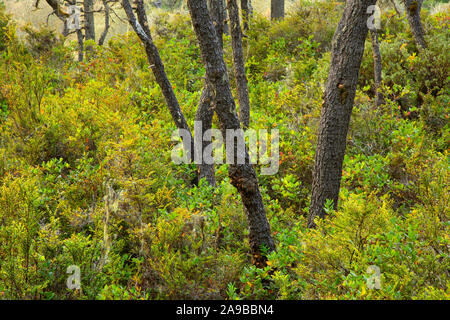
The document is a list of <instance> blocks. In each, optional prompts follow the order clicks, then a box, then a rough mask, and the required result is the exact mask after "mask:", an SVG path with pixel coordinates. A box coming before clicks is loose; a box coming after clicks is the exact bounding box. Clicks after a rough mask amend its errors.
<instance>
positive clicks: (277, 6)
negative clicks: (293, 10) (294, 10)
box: [270, 0, 284, 20]
mask: <svg viewBox="0 0 450 320" xmlns="http://www.w3.org/2000/svg"><path fill="white" fill-rule="evenodd" d="M270 18H271V19H272V20H276V19H282V18H284V0H271V2H270Z"/></svg>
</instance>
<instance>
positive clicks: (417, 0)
mask: <svg viewBox="0 0 450 320" xmlns="http://www.w3.org/2000/svg"><path fill="white" fill-rule="evenodd" d="M403 3H404V4H405V11H406V18H407V19H408V23H409V27H410V28H411V32H412V34H413V36H414V41H415V42H416V45H417V47H418V48H419V50H420V49H424V48H426V47H427V44H426V42H425V37H424V36H425V30H424V29H423V25H422V20H421V19H420V11H421V10H422V4H423V0H403Z"/></svg>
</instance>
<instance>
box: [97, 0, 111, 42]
mask: <svg viewBox="0 0 450 320" xmlns="http://www.w3.org/2000/svg"><path fill="white" fill-rule="evenodd" d="M102 2H103V10H104V11H105V28H104V29H103V32H102V34H101V35H100V39H98V45H99V46H102V45H103V43H104V42H105V39H106V36H107V35H108V31H109V27H110V22H109V19H110V7H109V5H108V1H107V0H102Z"/></svg>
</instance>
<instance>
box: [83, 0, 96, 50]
mask: <svg viewBox="0 0 450 320" xmlns="http://www.w3.org/2000/svg"><path fill="white" fill-rule="evenodd" d="M83 12H84V39H85V40H94V41H95V20H94V0H84V1H83ZM86 50H87V51H92V46H91V45H88V46H86Z"/></svg>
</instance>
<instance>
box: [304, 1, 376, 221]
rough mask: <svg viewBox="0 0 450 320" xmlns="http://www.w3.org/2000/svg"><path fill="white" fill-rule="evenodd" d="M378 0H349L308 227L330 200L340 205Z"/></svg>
mask: <svg viewBox="0 0 450 320" xmlns="http://www.w3.org/2000/svg"><path fill="white" fill-rule="evenodd" d="M375 3H376V0H347V3H346V5H345V9H344V14H343V16H342V18H341V21H340V22H339V24H338V27H337V29H336V33H335V35H334V38H333V44H332V49H331V62H330V69H329V72H328V81H327V85H326V88H325V93H324V102H323V106H322V112H321V116H320V123H319V129H318V142H317V149H316V156H315V167H314V174H313V185H312V195H311V207H310V211H309V216H308V226H309V227H314V226H315V224H314V218H315V217H320V218H323V217H324V216H325V211H324V205H325V203H326V201H327V199H328V200H331V201H332V202H333V206H334V208H337V203H338V196H339V187H340V182H341V177H342V163H343V161H344V154H345V147H346V138H347V132H348V126H349V122H350V116H351V113H352V109H353V102H354V98H355V92H356V85H357V82H358V73H359V68H360V66H361V59H362V56H363V53H364V42H365V40H366V37H367V32H368V28H367V19H368V18H369V15H368V14H367V13H366V12H367V7H368V6H370V5H374V4H375Z"/></svg>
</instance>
